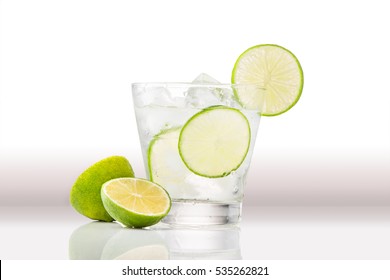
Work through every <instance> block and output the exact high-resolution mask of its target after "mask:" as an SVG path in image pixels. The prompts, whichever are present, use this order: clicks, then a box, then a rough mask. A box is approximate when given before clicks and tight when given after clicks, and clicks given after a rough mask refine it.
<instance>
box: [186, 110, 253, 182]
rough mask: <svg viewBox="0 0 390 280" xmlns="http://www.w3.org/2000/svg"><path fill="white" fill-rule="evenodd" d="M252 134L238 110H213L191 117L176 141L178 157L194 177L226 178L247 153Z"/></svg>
mask: <svg viewBox="0 0 390 280" xmlns="http://www.w3.org/2000/svg"><path fill="white" fill-rule="evenodd" d="M250 139H251V130H250V126H249V122H248V120H247V118H246V117H245V116H244V114H243V113H241V112H240V111H239V110H237V109H234V108H230V107H225V106H212V107H209V108H206V109H204V110H202V111H200V112H199V113H197V114H195V115H194V116H192V117H191V118H190V119H189V120H188V121H187V123H186V124H185V125H184V126H183V128H182V130H181V133H180V137H179V153H180V156H181V158H182V160H183V162H184V164H185V165H186V166H187V167H188V169H190V170H191V171H192V172H193V173H195V174H197V175H200V176H203V177H209V178H219V177H224V176H227V175H229V174H230V173H231V172H232V171H234V170H236V169H237V168H239V167H240V165H241V163H242V162H243V161H244V159H245V157H246V154H247V153H248V150H249V144H250Z"/></svg>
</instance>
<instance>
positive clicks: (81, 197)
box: [70, 156, 134, 222]
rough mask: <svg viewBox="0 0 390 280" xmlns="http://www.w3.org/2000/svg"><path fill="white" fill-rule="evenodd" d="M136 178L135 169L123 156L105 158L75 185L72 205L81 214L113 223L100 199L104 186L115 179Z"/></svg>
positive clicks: (71, 197) (72, 190) (88, 170)
mask: <svg viewBox="0 0 390 280" xmlns="http://www.w3.org/2000/svg"><path fill="white" fill-rule="evenodd" d="M120 177H134V172H133V168H132V167H131V165H130V163H129V162H128V160H127V159H126V158H124V157H122V156H112V157H108V158H105V159H103V160H101V161H99V162H97V163H95V164H94V165H92V166H91V167H89V168H88V169H87V170H85V171H84V172H83V173H82V174H81V175H80V176H79V177H78V178H77V180H76V182H75V183H74V185H73V187H72V189H71V192H70V203H71V205H72V206H73V208H75V209H76V210H77V211H78V212H79V213H81V214H82V215H84V216H86V217H88V218H91V219H93V220H101V221H106V222H111V221H113V218H112V217H111V216H110V215H109V214H108V213H107V211H106V209H105V208H104V206H103V202H102V199H101V197H100V190H101V188H102V185H103V184H104V183H105V182H107V181H109V180H111V179H114V178H120Z"/></svg>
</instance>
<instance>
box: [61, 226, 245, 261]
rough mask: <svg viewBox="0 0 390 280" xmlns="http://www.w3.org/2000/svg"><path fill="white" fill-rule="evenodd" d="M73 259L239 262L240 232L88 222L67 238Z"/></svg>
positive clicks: (70, 256) (224, 229)
mask: <svg viewBox="0 0 390 280" xmlns="http://www.w3.org/2000/svg"><path fill="white" fill-rule="evenodd" d="M69 258H70V259H74V260H99V259H103V260H111V259H122V260H166V259H205V260H207V259H221V260H223V259H226V260H228V259H231V260H234V259H241V249H240V229H239V228H238V227H228V228H216V229H202V228H199V229H181V228H180V229H174V228H166V227H152V228H150V229H130V228H123V227H122V226H120V225H119V224H117V223H103V222H91V223H89V224H86V225H83V226H81V227H79V228H77V229H76V230H75V231H74V232H73V233H72V235H71V237H70V238H69Z"/></svg>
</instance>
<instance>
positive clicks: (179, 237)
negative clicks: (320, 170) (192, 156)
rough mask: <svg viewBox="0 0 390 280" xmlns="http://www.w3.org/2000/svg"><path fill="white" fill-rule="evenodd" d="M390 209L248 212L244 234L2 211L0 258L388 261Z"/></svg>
mask: <svg viewBox="0 0 390 280" xmlns="http://www.w3.org/2000/svg"><path fill="white" fill-rule="evenodd" d="M389 236H390V207H356V208H351V207H348V208H342V207H333V208H332V207H305V208H299V207H295V208H282V207H279V208H276V207H253V208H244V211H243V220H242V222H241V224H240V226H239V227H222V228H221V227H214V228H198V229H183V228H168V227H167V226H164V225H162V224H159V225H156V226H154V227H151V228H150V229H148V230H135V229H128V228H123V227H122V226H120V225H119V224H117V223H103V222H94V221H90V220H89V219H87V218H84V217H83V216H80V215H79V214H78V213H76V212H75V211H74V210H73V209H72V208H70V207H48V208H45V207H34V208H20V207H19V208H9V207H8V208H6V207H0V259H48V260H49V259H376V260H377V259H390V238H389Z"/></svg>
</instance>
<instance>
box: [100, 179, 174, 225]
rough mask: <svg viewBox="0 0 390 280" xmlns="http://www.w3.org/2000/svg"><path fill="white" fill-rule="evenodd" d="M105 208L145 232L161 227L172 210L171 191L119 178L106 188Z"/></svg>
mask: <svg viewBox="0 0 390 280" xmlns="http://www.w3.org/2000/svg"><path fill="white" fill-rule="evenodd" d="M101 196H102V201H103V205H104V208H105V209H106V210H107V212H108V213H109V214H110V216H111V217H113V218H114V219H115V220H116V221H118V222H120V223H121V224H123V225H125V226H127V227H133V228H143V227H147V226H151V225H154V224H156V223H158V222H159V221H160V220H161V219H162V218H164V217H165V216H166V215H167V214H168V212H169V210H170V208H171V198H170V197H169V195H168V193H167V191H166V190H165V189H164V188H163V187H161V186H160V185H157V184H156V183H153V182H150V181H148V180H145V179H139V178H117V179H113V180H110V181H108V182H106V183H104V184H103V187H102V190H101Z"/></svg>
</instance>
